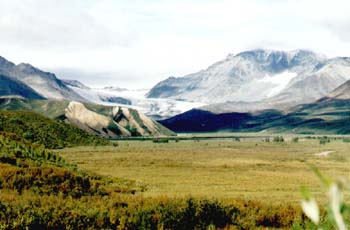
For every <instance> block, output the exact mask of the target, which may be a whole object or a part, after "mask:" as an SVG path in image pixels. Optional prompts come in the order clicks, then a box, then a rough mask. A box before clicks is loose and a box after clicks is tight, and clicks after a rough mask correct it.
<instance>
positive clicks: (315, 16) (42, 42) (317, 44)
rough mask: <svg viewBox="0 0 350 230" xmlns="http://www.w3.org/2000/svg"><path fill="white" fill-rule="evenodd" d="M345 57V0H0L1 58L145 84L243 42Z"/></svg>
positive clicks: (242, 46) (90, 79) (64, 73)
mask: <svg viewBox="0 0 350 230" xmlns="http://www.w3.org/2000/svg"><path fill="white" fill-rule="evenodd" d="M257 48H262V49H276V50H286V51H288V50H293V49H308V50H312V51H315V52H317V53H322V54H325V55H327V56H329V57H334V56H350V3H349V1H348V0H330V1H323V0H303V1H301V0H0V56H3V57H5V58H7V59H8V60H10V61H12V62H15V63H16V64H18V63H21V62H24V63H30V64H32V65H34V66H36V67H38V68H41V69H43V70H46V71H52V72H54V73H56V75H57V76H58V77H59V78H66V79H77V80H80V81H81V82H83V83H85V84H87V85H88V86H92V87H103V86H119V87H127V88H131V89H136V88H151V87H152V86H154V85H155V84H156V83H158V82H159V81H161V80H164V79H166V78H167V77H169V76H176V77H179V76H184V75H186V74H189V73H193V72H197V71H199V70H201V69H205V68H207V67H208V66H209V65H211V64H213V63H215V62H217V61H220V60H221V59H224V58H225V57H226V56H227V55H228V54H230V53H231V54H232V53H234V54H236V53H239V52H242V51H245V50H250V49H257Z"/></svg>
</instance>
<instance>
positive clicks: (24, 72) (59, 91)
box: [0, 57, 84, 101]
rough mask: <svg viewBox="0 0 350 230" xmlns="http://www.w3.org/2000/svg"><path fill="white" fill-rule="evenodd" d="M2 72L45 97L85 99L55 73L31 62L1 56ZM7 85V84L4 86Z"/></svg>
mask: <svg viewBox="0 0 350 230" xmlns="http://www.w3.org/2000/svg"><path fill="white" fill-rule="evenodd" d="M0 74H1V75H3V76H6V77H8V78H10V79H13V80H15V81H18V82H21V83H23V84H25V85H26V86H27V87H29V88H31V89H32V90H33V91H35V92H36V93H37V94H39V95H40V96H41V97H43V98H48V99H59V100H62V99H66V100H78V101H83V100H84V99H83V98H82V97H81V96H80V95H78V94H77V93H76V92H74V91H73V90H71V89H70V88H68V87H67V86H66V85H65V84H64V82H63V81H61V80H59V79H57V78H56V76H55V74H53V73H48V72H44V71H42V70H40V69H38V68H35V67H34V66H32V65H30V64H25V63H21V64H18V65H15V64H14V63H12V62H10V61H8V60H6V59H5V58H3V57H0ZM3 87H5V86H3Z"/></svg>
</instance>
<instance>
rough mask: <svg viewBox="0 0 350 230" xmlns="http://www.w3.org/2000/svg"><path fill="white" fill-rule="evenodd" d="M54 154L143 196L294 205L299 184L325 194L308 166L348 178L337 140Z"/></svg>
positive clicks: (137, 146)
mask: <svg viewBox="0 0 350 230" xmlns="http://www.w3.org/2000/svg"><path fill="white" fill-rule="evenodd" d="M325 151H333V152H332V153H331V154H329V156H327V157H322V156H315V154H316V153H321V152H325ZM58 152H59V153H60V154H61V156H63V157H64V158H66V159H67V160H68V161H70V162H72V163H75V164H77V165H79V166H80V167H81V168H84V169H87V170H90V171H93V172H96V173H100V174H103V175H109V176H114V177H122V178H127V179H132V180H136V181H137V182H139V183H142V184H144V185H145V186H146V187H147V190H146V192H145V193H144V194H143V196H145V197H161V196H167V197H186V196H193V197H198V198H204V197H205V198H217V199H224V200H225V199H237V198H238V199H252V200H260V201H264V202H273V203H274V202H278V203H280V202H286V201H288V202H297V201H299V200H300V199H301V196H300V186H301V185H305V186H308V187H310V188H311V192H312V193H313V194H314V195H315V196H316V197H317V198H319V199H321V200H323V199H324V195H322V194H324V190H323V189H322V186H321V184H320V182H319V180H318V178H317V177H316V176H315V174H314V173H313V172H312V170H311V169H310V168H309V166H308V164H313V165H315V166H317V167H318V168H319V169H320V171H321V172H323V173H324V174H325V175H328V176H330V177H333V178H336V177H339V176H343V177H345V178H348V179H349V178H350V144H349V143H343V142H342V141H341V140H337V141H332V142H331V143H328V144H326V145H320V144H319V141H318V140H301V141H300V142H299V143H291V142H286V143H273V142H270V143H265V142H262V141H260V140H257V139H254V140H247V139H245V140H242V141H241V142H235V141H233V140H231V139H226V140H223V139H222V140H201V141H199V142H197V141H180V142H178V143H176V142H174V141H171V142H169V143H162V144H159V143H152V142H151V141H120V142H119V146H118V147H112V146H108V147H96V148H94V147H78V148H71V149H63V150H59V151H58Z"/></svg>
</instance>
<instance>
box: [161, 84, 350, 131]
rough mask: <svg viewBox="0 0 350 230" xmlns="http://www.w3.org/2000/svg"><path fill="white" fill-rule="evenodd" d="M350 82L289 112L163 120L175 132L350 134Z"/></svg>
mask: <svg viewBox="0 0 350 230" xmlns="http://www.w3.org/2000/svg"><path fill="white" fill-rule="evenodd" d="M349 90H350V81H348V82H346V83H344V84H343V85H341V86H340V87H338V88H337V89H335V90H334V91H333V92H331V93H329V94H328V95H327V96H326V97H323V98H321V99H319V100H317V101H314V102H312V103H308V104H301V105H297V106H295V107H292V108H290V109H288V110H286V111H283V112H282V111H277V110H262V111H258V112H245V113H243V112H242V113H237V112H235V113H232V112H228V113H212V112H209V111H206V110H198V109H197V110H191V111H188V112H186V113H183V114H180V115H178V116H175V117H172V118H170V119H166V120H163V121H160V123H161V124H163V125H164V126H165V127H168V128H169V129H171V130H173V131H175V132H218V131H235V132H261V131H264V132H272V133H280V132H284V133H299V134H327V133H328V134H350V98H349V92H350V91H349Z"/></svg>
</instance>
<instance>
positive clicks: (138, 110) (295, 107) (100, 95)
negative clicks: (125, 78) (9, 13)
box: [0, 49, 350, 138]
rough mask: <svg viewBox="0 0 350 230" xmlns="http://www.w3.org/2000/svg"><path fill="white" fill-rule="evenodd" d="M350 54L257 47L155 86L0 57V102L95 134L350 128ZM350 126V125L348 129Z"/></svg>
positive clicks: (334, 130)
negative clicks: (101, 82) (115, 83)
mask: <svg viewBox="0 0 350 230" xmlns="http://www.w3.org/2000/svg"><path fill="white" fill-rule="evenodd" d="M349 80H350V58H347V57H335V58H327V57H325V56H324V55H321V54H317V53H314V52H312V51H308V50H295V51H290V52H285V51H276V50H262V49H258V50H250V51H245V52H241V53H238V54H236V55H234V54H230V55H228V56H227V57H226V58H225V59H224V60H222V61H219V62H217V63H215V64H213V65H211V66H210V67H208V68H207V69H205V70H201V71H199V72H197V73H193V74H189V75H186V76H184V77H178V78H175V77H170V78H168V79H166V80H164V81H162V82H160V83H158V84H156V85H155V86H154V87H153V88H152V89H151V90H149V91H148V90H128V89H124V88H119V87H112V86H109V87H105V88H101V89H96V88H91V87H88V86H86V85H84V84H83V83H81V82H79V81H76V80H74V79H68V80H61V79H59V78H57V77H56V75H55V74H53V73H49V72H45V71H42V70H40V69H38V68H36V67H33V66H32V65H30V64H23V63H21V64H18V65H15V64H14V63H12V62H10V61H8V60H6V59H5V58H2V57H0V83H1V84H0V98H2V99H1V101H0V108H1V109H6V110H30V111H34V112H37V113H40V114H43V115H45V116H48V117H50V118H53V119H58V120H62V121H65V122H67V123H70V124H73V125H75V126H77V127H79V128H81V129H83V130H86V131H88V132H90V133H93V134H95V135H99V136H103V137H108V138H114V137H119V136H149V135H151V136H152V135H155V136H158V135H173V133H172V132H171V131H170V130H168V129H166V128H164V127H163V126H161V125H160V124H159V123H157V122H156V121H154V120H152V118H153V119H157V120H160V123H161V124H163V125H164V126H166V127H167V128H169V129H171V130H173V131H176V132H212V131H222V130H228V131H271V132H294V133H308V132H309V133H317V132H330V133H346V132H348V128H347V123H346V121H347V120H346V116H347V115H348V111H349V100H350V81H349ZM349 130H350V129H349Z"/></svg>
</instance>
